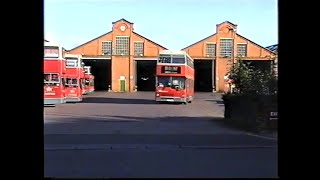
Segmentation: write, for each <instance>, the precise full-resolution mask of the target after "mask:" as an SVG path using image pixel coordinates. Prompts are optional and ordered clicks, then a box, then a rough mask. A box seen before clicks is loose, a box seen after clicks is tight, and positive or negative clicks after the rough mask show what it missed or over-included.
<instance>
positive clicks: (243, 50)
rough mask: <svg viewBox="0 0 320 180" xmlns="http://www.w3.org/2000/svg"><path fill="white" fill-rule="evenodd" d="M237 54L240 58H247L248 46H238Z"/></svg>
mask: <svg viewBox="0 0 320 180" xmlns="http://www.w3.org/2000/svg"><path fill="white" fill-rule="evenodd" d="M237 52H238V53H237V55H238V56H239V57H247V44H237Z"/></svg>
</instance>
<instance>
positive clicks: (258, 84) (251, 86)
mask: <svg viewBox="0 0 320 180" xmlns="http://www.w3.org/2000/svg"><path fill="white" fill-rule="evenodd" d="M228 77H229V79H230V80H231V81H232V83H233V84H234V85H235V91H234V92H233V93H244V94H275V93H276V92H277V87H278V84H277V83H278V82H277V81H278V80H277V77H276V76H275V75H274V73H273V71H263V70H259V69H257V70H253V69H251V68H250V67H249V65H247V64H245V63H244V62H243V61H238V63H236V64H234V65H233V66H232V67H231V69H230V71H229V76H228Z"/></svg>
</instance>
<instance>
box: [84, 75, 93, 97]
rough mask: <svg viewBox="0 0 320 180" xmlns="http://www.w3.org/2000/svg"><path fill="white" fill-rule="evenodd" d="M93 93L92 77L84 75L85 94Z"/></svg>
mask: <svg viewBox="0 0 320 180" xmlns="http://www.w3.org/2000/svg"><path fill="white" fill-rule="evenodd" d="M93 91H94V76H93V75H92V74H85V92H86V94H88V93H92V92H93Z"/></svg>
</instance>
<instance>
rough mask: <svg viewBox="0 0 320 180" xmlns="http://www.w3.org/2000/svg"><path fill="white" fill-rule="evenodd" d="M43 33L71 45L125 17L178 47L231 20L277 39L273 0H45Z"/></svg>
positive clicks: (263, 39) (261, 38)
mask: <svg viewBox="0 0 320 180" xmlns="http://www.w3.org/2000/svg"><path fill="white" fill-rule="evenodd" d="M44 4H45V5H44V34H45V39H47V40H49V41H55V42H59V43H60V44H62V45H63V46H64V47H65V48H66V49H72V48H74V47H76V46H78V45H81V44H83V43H85V42H87V41H90V40H92V39H94V38H97V37H98V36H100V35H102V34H104V33H107V32H109V31H111V27H112V22H114V21H117V20H119V19H121V18H124V19H126V20H128V21H130V22H132V23H134V31H135V32H137V33H138V34H140V35H142V36H144V37H146V38H148V39H150V40H152V41H154V42H156V43H158V44H160V45H162V46H164V47H166V48H168V49H172V50H180V49H182V48H184V47H186V46H189V45H191V44H193V43H195V42H197V41H199V40H201V39H203V38H205V37H207V36H210V35H212V34H214V33H215V32H216V24H219V23H221V22H223V21H230V22H232V23H234V24H237V25H238V28H237V33H238V34H240V35H242V36H244V37H246V38H248V39H250V40H252V41H254V42H255V43H258V44H259V45H262V46H269V45H273V44H277V43H278V10H277V0H44Z"/></svg>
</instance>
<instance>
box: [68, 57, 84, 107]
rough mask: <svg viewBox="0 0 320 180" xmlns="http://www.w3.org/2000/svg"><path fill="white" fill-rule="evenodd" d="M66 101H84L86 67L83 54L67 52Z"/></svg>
mask: <svg viewBox="0 0 320 180" xmlns="http://www.w3.org/2000/svg"><path fill="white" fill-rule="evenodd" d="M65 58H66V75H65V78H66V82H65V89H66V102H80V101H82V90H83V89H84V68H83V63H82V56H81V55H78V54H66V55H65Z"/></svg>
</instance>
